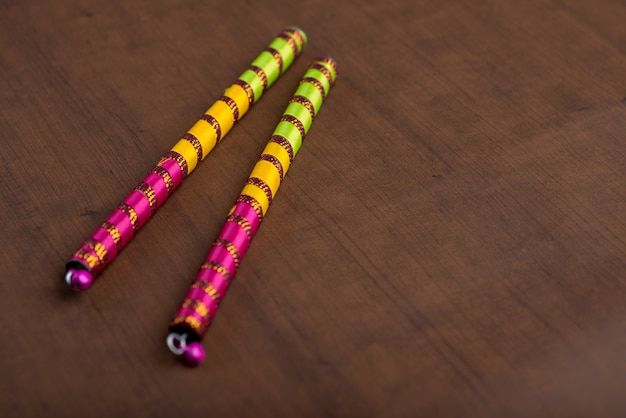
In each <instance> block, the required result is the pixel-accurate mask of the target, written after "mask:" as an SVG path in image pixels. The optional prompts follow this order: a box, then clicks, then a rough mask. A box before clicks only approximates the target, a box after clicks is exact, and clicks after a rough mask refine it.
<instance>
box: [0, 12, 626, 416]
mask: <svg viewBox="0 0 626 418" xmlns="http://www.w3.org/2000/svg"><path fill="white" fill-rule="evenodd" d="M624 21H626V5H625V4H624V2H622V1H619V0H601V1H597V2H583V1H578V0H575V1H556V0H555V1H549V0H529V1H525V2H514V1H493V0H492V1H485V2H474V1H469V0H457V1H453V0H441V1H438V2H428V1H421V0H420V1H413V2H407V1H400V0H390V1H386V2H356V1H348V2H329V1H312V2H308V3H305V4H299V5H295V4H293V2H287V1H278V2H256V3H253V2H243V1H239V0H234V1H231V2H228V3H227V4H218V3H215V4H213V3H210V2H209V3H207V2H188V1H183V0H176V1H170V2H166V1H145V0H132V1H127V2H94V1H88V0H61V1H55V2H38V1H33V0H26V1H20V2H17V1H3V2H0V127H1V128H2V129H0V141H1V143H2V145H3V148H2V153H1V154H0V163H1V166H0V167H1V169H0V187H1V188H2V190H3V192H4V198H3V199H1V200H0V222H1V223H2V225H3V234H1V235H0V236H1V238H0V239H1V241H0V244H1V245H2V249H3V250H2V252H1V254H2V256H1V258H0V261H1V265H2V270H1V272H0V307H1V310H2V327H0V359H1V360H0V370H1V375H2V379H0V415H1V416H7V417H11V416H20V417H29V416H33V417H40V416H68V417H69V416H83V415H84V416H134V417H144V416H145V417H161V416H162V417H169V416H183V415H185V416H193V415H196V414H197V415H200V414H202V415H206V414H215V415H220V416H233V417H246V416H255V417H256V416H271V417H277V416H289V417H291V416H311V417H319V416H337V417H352V416H372V417H379V416H385V417H396V416H397V417H400V416H445V417H453V416H458V417H465V416H467V417H471V416H499V417H500V416H511V417H537V416H550V417H561V416H562V417H589V416H594V417H620V416H622V415H623V411H624V410H626V401H624V397H623V393H624V391H625V389H626V361H625V360H624V352H625V351H626V280H625V277H626V261H625V260H626V257H625V255H626V242H625V236H626V202H625V200H626V199H625V197H626V193H625V190H626V169H625V168H624V167H626V152H625V151H624V146H623V142H624V141H623V139H624V132H625V131H624V129H625V128H624V127H625V126H626V77H624V74H626V26H625V25H624ZM286 25H298V26H300V27H302V28H303V29H304V30H305V31H306V32H307V34H308V36H309V39H310V45H309V46H308V47H307V49H306V50H305V52H304V54H303V56H302V57H301V58H300V59H299V60H298V61H297V62H296V63H295V64H294V67H293V69H291V70H290V71H288V72H287V73H286V74H285V75H284V76H283V78H282V79H281V80H279V81H278V82H277V83H276V85H275V86H274V87H272V89H271V90H269V91H268V92H267V94H266V96H264V98H263V99H262V100H261V101H260V102H259V104H257V105H256V106H255V107H254V108H253V109H252V110H251V111H250V112H249V113H248V114H247V115H246V116H245V118H244V119H243V120H242V122H241V124H240V125H238V126H236V127H235V128H234V129H233V131H232V132H231V133H230V134H229V136H228V137H227V138H226V139H225V140H224V142H223V143H221V144H220V145H219V146H218V147H217V148H216V149H215V151H214V152H213V153H212V154H211V155H210V156H209V157H207V159H206V160H205V162H204V163H203V164H202V165H201V166H200V167H199V168H198V169H197V170H196V173H195V174H193V175H192V176H191V177H190V178H189V179H188V180H187V181H186V182H185V184H184V185H183V186H181V188H180V190H178V191H177V192H176V194H174V195H173V197H171V198H170V201H169V203H167V204H165V205H164V206H163V208H162V209H161V210H160V211H159V213H158V214H157V215H156V216H155V217H154V218H153V219H152V220H151V221H150V223H149V224H148V225H147V226H146V227H145V228H144V229H143V230H142V232H141V233H140V234H139V235H138V236H137V237H136V238H135V239H134V240H133V242H132V243H131V244H130V245H129V246H128V248H127V249H125V250H124V252H123V253H122V254H121V255H120V256H119V257H118V259H117V260H116V261H115V263H114V264H113V265H112V266H110V267H109V268H108V269H107V270H106V272H105V273H104V274H103V275H102V277H101V278H100V279H99V280H98V282H97V283H96V284H95V285H94V287H93V289H91V290H90V291H89V292H85V293H81V294H78V293H73V292H70V291H69V290H68V289H66V287H65V285H64V284H63V282H62V276H63V272H64V263H65V261H66V259H67V257H68V256H69V255H70V254H71V252H72V251H73V250H74V249H75V247H76V246H77V245H79V244H80V242H81V241H82V240H83V239H84V238H86V237H87V236H88V235H89V234H90V233H91V232H92V231H93V229H94V228H95V227H96V226H97V225H98V224H99V223H100V222H101V221H102V220H103V219H104V218H105V217H106V216H107V215H108V214H109V213H110V211H111V210H112V209H113V208H114V207H115V205H116V204H117V203H118V202H119V201H120V200H121V199H122V198H123V197H124V196H125V195H126V193H127V192H128V191H129V190H130V188H131V187H133V186H134V185H135V183H136V182H137V181H139V180H140V179H141V177H142V176H143V175H144V174H145V173H146V172H147V171H148V170H149V169H150V168H151V167H152V165H153V164H154V163H155V162H156V161H157V160H158V158H159V157H160V156H161V155H162V154H163V153H164V152H166V151H167V150H168V149H169V148H170V147H171V146H172V145H173V144H174V142H175V141H176V140H177V139H178V138H179V137H180V136H181V135H182V134H183V133H184V132H185V131H186V129H188V128H189V127H190V126H191V125H192V124H193V123H194V122H195V121H196V120H197V118H198V117H199V116H200V115H201V114H202V112H203V111H204V110H206V108H207V107H208V106H209V105H210V104H211V103H212V102H213V101H214V100H215V99H216V98H217V97H219V96H220V95H221V92H222V90H223V89H224V88H225V87H227V86H228V85H229V84H230V83H231V82H232V81H234V80H235V78H236V77H237V76H238V75H239V74H240V73H241V72H242V71H243V70H244V69H245V68H246V66H247V65H248V64H249V62H250V61H251V60H252V59H253V58H254V57H255V56H256V54H258V53H259V52H260V50H261V49H262V48H264V47H265V46H266V44H267V42H269V40H271V38H272V36H273V35H274V34H275V33H277V32H278V31H279V30H280V29H281V28H282V27H284V26H286ZM321 54H327V55H331V56H333V57H334V58H336V59H337V61H338V62H339V65H340V70H341V73H340V77H339V80H338V83H337V85H336V86H335V87H334V91H332V92H331V95H330V97H329V99H328V101H327V102H326V104H325V105H324V108H323V109H322V111H321V112H320V115H319V117H318V118H316V121H315V123H314V125H313V128H312V129H311V132H310V134H309V136H308V138H307V141H306V143H305V145H304V146H303V148H302V150H301V152H300V154H299V155H298V158H297V160H296V161H295V163H294V165H293V167H292V168H291V169H290V172H289V174H288V176H287V178H286V180H285V182H284V183H283V185H282V186H281V191H280V192H279V193H278V195H277V197H276V200H275V201H274V204H273V205H272V209H271V210H270V211H269V214H268V216H267V218H266V220H265V222H264V224H263V226H262V227H261V229H260V231H259V233H258V235H257V237H256V238H255V240H254V242H253V244H252V247H251V249H250V251H249V253H248V254H247V256H246V259H245V260H244V262H243V263H242V266H241V269H240V271H239V273H238V276H237V280H236V282H235V284H234V285H233V286H232V288H231V290H230V292H229V295H228V296H227V297H226V299H225V300H224V302H223V304H222V306H221V309H220V312H219V314H218V316H217V318H216V321H215V323H214V325H212V327H211V330H210V331H209V333H208V335H207V337H206V339H205V340H204V347H205V349H206V351H207V360H206V362H205V363H204V364H203V365H202V366H201V367H200V368H197V369H193V370H191V369H188V368H186V367H183V366H182V365H180V364H179V363H178V361H177V360H176V359H174V358H173V357H172V355H171V354H170V353H169V352H168V351H167V349H166V347H165V344H164V338H165V335H166V333H167V324H168V322H169V319H170V317H171V315H172V314H173V313H174V311H175V310H176V308H177V306H178V304H179V303H180V301H181V299H182V297H183V296H184V294H185V292H186V289H187V286H188V285H189V283H190V282H191V280H192V279H193V276H194V274H195V272H196V270H197V268H198V266H199V265H200V263H201V262H202V260H203V259H204V256H205V255H206V252H207V251H208V248H209V245H210V243H211V242H212V240H213V239H214V238H215V236H216V234H217V233H218V231H219V229H220V227H221V224H222V222H223V220H224V219H225V217H226V214H227V211H228V210H229V208H230V206H231V205H232V203H233V201H234V199H235V198H236V196H237V195H238V193H239V191H240V190H241V186H242V184H243V182H244V181H245V179H246V178H247V175H248V174H249V172H250V169H251V168H252V165H253V164H254V162H255V161H256V159H257V157H258V154H259V152H260V151H261V149H262V148H263V145H264V144H265V142H266V140H267V138H268V137H269V135H270V134H271V132H272V130H273V128H274V126H275V125H276V123H277V121H278V119H279V117H280V115H281V113H282V111H283V109H284V107H285V106H286V103H287V100H289V98H290V97H291V94H292V92H293V90H294V89H295V86H296V84H297V82H298V80H299V78H300V76H301V75H302V72H303V71H304V69H305V68H306V66H307V64H308V61H309V60H311V59H312V58H313V57H315V56H318V55H321Z"/></svg>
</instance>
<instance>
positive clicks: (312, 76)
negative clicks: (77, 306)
mask: <svg viewBox="0 0 626 418" xmlns="http://www.w3.org/2000/svg"><path fill="white" fill-rule="evenodd" d="M306 44H307V37H306V34H305V33H304V32H303V31H302V30H301V29H299V28H296V27H288V28H286V29H284V30H283V31H281V32H280V33H279V34H278V35H277V37H276V38H275V39H274V40H273V41H272V42H271V43H270V44H269V46H268V47H267V48H266V49H265V50H264V51H263V52H261V54H260V55H259V56H258V57H257V58H256V59H255V60H254V61H252V64H251V65H250V67H248V69H247V70H246V71H245V72H244V73H243V74H242V75H241V76H240V77H239V79H238V80H237V81H235V83H234V84H233V85H232V86H230V87H229V88H228V89H227V90H226V91H225V92H224V95H223V96H222V97H220V98H219V99H218V100H217V101H216V102H215V103H214V104H213V105H212V106H211V107H210V108H209V109H208V110H207V111H206V113H205V114H203V115H202V118H200V120H199V121H198V122H197V123H196V124H195V125H193V126H192V127H191V129H189V131H188V132H187V133H186V134H185V135H184V136H183V137H182V139H180V140H179V141H178V142H177V143H176V145H174V147H173V148H172V149H171V150H170V151H169V152H168V153H166V154H165V155H164V156H163V158H161V160H160V161H159V162H158V163H157V165H156V166H155V167H154V168H153V169H152V170H151V171H150V173H149V174H148V175H147V176H146V177H145V178H144V179H143V180H142V181H141V182H140V183H139V185H137V186H136V187H135V188H134V189H133V190H132V191H131V192H130V194H129V195H128V196H127V197H126V198H125V199H124V200H123V201H122V203H120V204H119V205H118V206H117V208H116V209H115V210H114V211H113V213H111V215H110V216H109V217H108V218H107V219H106V220H105V221H104V222H103V223H102V224H101V225H100V227H98V229H97V230H96V231H95V232H94V233H93V234H92V235H91V236H90V237H89V238H88V239H87V240H86V241H85V242H84V243H83V245H81V247H80V248H79V249H78V250H77V251H76V252H75V253H74V254H73V255H72V256H71V257H70V260H69V262H68V263H67V266H66V268H67V273H66V275H65V281H66V282H67V284H68V285H69V286H70V287H71V288H73V289H75V290H86V289H88V288H89V287H90V286H91V284H92V282H93V280H94V279H95V278H96V277H97V276H98V275H99V274H100V273H101V272H102V271H103V270H104V268H105V267H106V266H107V265H108V264H110V263H111V262H112V261H113V260H114V259H115V257H116V256H117V254H118V253H119V252H120V251H121V250H122V249H123V248H124V247H125V246H126V245H127V244H128V243H129V241H130V240H131V239H132V238H133V236H135V234H136V233H137V231H139V229H140V228H141V227H142V226H143V225H145V224H146V222H148V220H149V219H150V218H151V217H152V215H154V214H155V213H156V211H157V210H158V208H159V207H160V206H161V205H162V204H163V203H164V202H165V201H166V200H167V198H168V197H169V196H170V195H171V194H172V193H173V192H174V190H176V188H178V186H180V184H181V183H182V182H183V181H184V180H185V178H187V176H188V175H189V174H191V172H192V171H193V170H194V169H195V168H196V167H197V166H198V164H199V163H200V162H201V161H202V160H203V159H204V158H205V157H206V156H207V155H208V154H209V152H211V150H212V149H213V148H214V147H215V146H216V145H217V144H218V143H219V142H220V141H221V140H222V139H223V138H224V136H225V135H226V134H227V133H228V131H230V129H231V128H232V127H233V125H234V124H235V123H237V121H238V120H239V119H240V118H241V117H242V116H243V115H244V114H245V113H246V112H247V111H248V109H249V108H250V107H251V106H252V105H253V104H255V103H256V102H258V101H259V99H260V98H261V96H262V95H263V93H264V92H265V91H266V90H267V89H268V88H269V87H270V86H272V85H273V84H274V82H275V81H276V80H277V79H278V78H279V77H280V75H282V74H283V73H284V72H285V71H286V70H287V69H288V68H289V67H290V66H291V64H292V63H293V62H294V60H295V59H296V58H297V57H298V56H299V55H300V54H301V52H302V50H303V48H304V47H305V46H306ZM336 78H337V64H336V62H335V61H334V60H333V59H332V58H329V57H318V58H315V59H314V60H313V61H312V63H311V64H310V65H309V67H308V69H307V70H306V72H305V73H304V76H303V78H302V80H300V84H299V85H298V88H297V89H296V91H295V93H294V95H293V98H292V99H291V100H290V101H289V104H288V105H287V108H286V109H285V111H284V113H283V115H282V117H281V118H280V121H279V123H278V125H277V126H276V129H275V130H274V133H273V134H272V136H271V137H270V139H269V141H268V142H267V145H266V146H265V149H264V150H263V152H262V154H261V156H260V157H259V159H258V161H257V162H256V164H255V166H254V168H253V169H252V173H251V174H250V176H249V177H248V180H247V181H246V183H245V185H244V187H243V190H242V191H241V194H240V195H239V197H238V198H237V200H236V202H235V205H234V206H233V207H232V209H231V210H230V212H229V213H228V216H227V218H226V222H225V223H224V226H223V227H222V229H221V231H220V233H219V235H218V237H217V239H216V240H215V241H214V242H213V245H212V246H211V249H210V251H209V254H208V256H207V257H206V259H205V261H204V263H203V264H202V266H201V267H200V270H199V272H198V274H197V275H196V277H195V279H194V281H193V282H192V284H191V287H190V288H189V291H188V292H187V295H186V296H185V298H184V299H183V302H182V304H181V305H180V308H179V309H178V311H177V312H176V314H175V315H174V318H173V319H172V321H171V323H170V326H169V330H170V333H169V335H168V336H167V338H166V343H167V346H168V347H169V349H170V350H171V351H172V352H173V353H174V354H175V355H178V356H180V357H182V359H183V360H184V361H185V363H187V364H188V365H191V366H197V365H199V364H200V363H201V362H202V360H203V359H204V356H205V353H204V349H203V347H202V345H201V344H200V341H201V340H202V339H203V337H204V335H205V334H206V332H207V330H208V328H209V325H210V324H211V321H212V320H213V318H214V317H215V314H216V313H217V310H218V307H219V304H220V301H221V300H222V298H223V297H224V296H225V294H226V291H227V290H228V287H229V285H230V283H231V281H232V280H233V278H234V277H235V273H236V272H237V269H238V268H239V265H240V263H241V260H242V258H243V257H244V255H245V253H246V251H247V250H248V248H249V246H250V243H251V241H252V238H253V237H254V235H255V234H256V232H257V230H258V228H259V226H260V225H261V222H262V221H263V218H264V217H265V215H266V214H267V210H268V209H269V206H270V204H271V203H272V200H273V199H274V197H275V196H276V192H277V191H278V188H279V187H280V185H281V183H282V181H283V178H284V177H285V175H286V174H287V170H289V167H290V166H291V163H292V161H293V159H294V157H295V156H296V154H297V153H298V151H299V150H300V147H301V146H302V142H303V140H304V137H305V135H306V134H307V132H308V131H309V129H310V128H311V124H312V123H313V119H314V118H315V116H316V115H317V113H318V112H319V110H320V108H321V106H322V103H323V102H324V100H325V99H326V97H327V95H328V93H329V91H330V88H331V87H332V85H333V84H334V82H335V80H336Z"/></svg>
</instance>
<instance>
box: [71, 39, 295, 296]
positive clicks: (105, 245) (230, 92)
mask: <svg viewBox="0 0 626 418" xmlns="http://www.w3.org/2000/svg"><path fill="white" fill-rule="evenodd" d="M306 43H307V38H306V35H305V33H304V32H303V31H302V30H300V29H298V28H294V27H289V28H286V29H284V30H283V31H281V32H280V33H279V34H278V35H277V37H276V38H275V39H274V40H273V41H272V42H271V43H270V44H269V46H268V47H267V48H266V49H265V50H264V51H263V52H261V54H260V55H259V56H258V57H257V58H256V59H255V60H254V61H252V64H251V65H250V67H249V68H248V69H247V70H246V71H245V72H244V73H243V74H242V75H241V76H240V77H239V79H238V80H237V81H235V83H234V84H233V85H232V86H230V87H229V88H228V89H227V90H226V91H225V93H224V95H223V96H221V97H220V98H219V99H218V100H217V101H216V102H215V103H214V104H213V105H212V106H211V107H210V108H209V110H207V111H206V113H204V114H203V115H202V118H200V120H199V121H198V122H196V124H195V125H193V126H192V127H191V129H189V131H187V133H186V134H185V135H183V137H182V139H180V140H179V141H178V142H177V143H176V145H174V147H173V148H172V149H171V150H170V151H169V152H167V153H166V154H165V155H164V156H163V158H161V160H160V161H159V162H158V163H157V165H156V166H154V168H153V169H152V170H151V171H150V173H149V174H148V175H147V176H146V177H145V178H144V179H143V180H142V181H141V182H140V183H139V184H138V185H137V186H136V187H135V188H134V189H133V190H132V191H131V192H130V194H129V195H128V196H127V197H126V198H125V199H124V200H123V201H122V203H120V204H119V205H118V206H117V208H116V209H115V210H114V211H113V213H111V215H109V217H108V218H107V219H106V220H105V221H104V222H103V223H102V224H101V225H100V226H99V227H98V229H96V231H95V232H94V233H93V234H92V235H91V236H90V237H89V238H88V239H87V240H86V241H85V242H84V243H83V245H81V246H80V248H79V249H78V250H77V251H76V252H75V253H74V254H72V256H71V257H70V260H69V261H68V263H67V265H66V269H67V273H66V275H65V281H66V282H67V284H68V285H69V286H70V287H72V288H74V289H76V290H84V289H88V288H89V287H90V286H91V284H92V282H93V280H94V279H95V278H96V277H97V276H98V275H99V274H100V273H101V272H102V270H104V268H105V267H106V266H107V265H108V264H110V263H111V262H112V261H113V260H114V259H115V257H116V256H117V254H119V252H120V251H121V250H122V249H123V248H124V247H125V246H126V245H127V244H128V243H129V242H130V240H131V239H132V238H133V237H134V236H135V235H136V234H137V232H138V231H139V229H141V227H142V226H144V225H145V224H146V222H148V220H149V219H150V218H151V217H152V215H154V214H155V213H156V211H157V210H158V209H159V207H161V205H162V204H163V203H165V201H166V200H167V198H168V197H169V196H170V195H171V194H172V193H173V192H174V190H176V188H178V186H180V184H181V183H182V182H183V181H184V180H185V178H187V176H188V175H189V174H191V172H192V171H193V170H194V169H195V168H196V167H197V166H198V164H199V163H200V162H201V161H202V160H203V159H204V158H206V156H207V155H208V154H209V153H210V152H211V150H213V148H214V147H215V146H216V145H217V144H218V143H219V142H220V141H221V140H222V139H223V138H224V136H225V135H226V134H227V133H228V131H230V129H231V128H232V127H233V125H234V124H235V123H237V121H238V120H239V119H241V117H242V116H243V115H245V113H246V112H247V111H248V109H249V108H250V106H252V105H253V104H255V103H256V102H258V101H259V99H260V98H261V96H262V95H263V93H264V92H265V91H266V90H267V89H268V88H269V87H270V86H271V85H272V84H274V82H275V81H276V80H277V79H278V78H279V77H280V75H282V74H283V73H284V72H285V71H286V70H287V69H288V68H289V67H290V66H291V64H292V63H293V61H294V60H295V58H296V57H298V55H300V53H301V52H302V49H303V48H304V47H305V45H306Z"/></svg>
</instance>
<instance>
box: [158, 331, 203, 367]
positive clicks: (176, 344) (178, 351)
mask: <svg viewBox="0 0 626 418" xmlns="http://www.w3.org/2000/svg"><path fill="white" fill-rule="evenodd" d="M187 337H188V335H187V334H186V333H183V334H178V333H176V332H170V334H169V335H168V336H167V338H166V339H165V342H166V343H167V347H168V348H169V349H170V351H171V352H172V353H174V354H175V355H177V356H180V357H182V359H183V362H184V363H185V364H186V365H188V366H192V367H196V366H199V365H200V363H202V361H203V360H204V355H205V353H204V347H202V344H200V343H199V342H197V341H194V342H191V343H187Z"/></svg>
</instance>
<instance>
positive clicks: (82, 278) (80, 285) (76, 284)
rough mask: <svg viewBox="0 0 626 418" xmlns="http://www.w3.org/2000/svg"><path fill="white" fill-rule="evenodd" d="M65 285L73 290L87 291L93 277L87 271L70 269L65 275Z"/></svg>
mask: <svg viewBox="0 0 626 418" xmlns="http://www.w3.org/2000/svg"><path fill="white" fill-rule="evenodd" d="M65 283H67V285H68V286H69V287H71V288H72V289H74V290H87V289H89V288H90V287H91V284H92V283H93V276H92V275H91V273H90V272H89V271H88V270H82V269H80V270H77V269H73V268H70V269H68V270H67V273H66V274H65Z"/></svg>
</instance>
